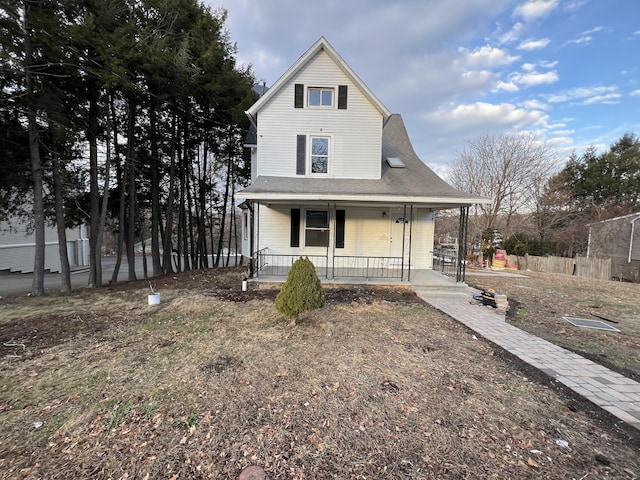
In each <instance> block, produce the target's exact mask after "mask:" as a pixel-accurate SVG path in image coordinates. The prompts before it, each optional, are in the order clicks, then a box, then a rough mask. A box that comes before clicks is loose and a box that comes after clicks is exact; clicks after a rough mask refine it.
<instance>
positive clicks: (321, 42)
mask: <svg viewBox="0 0 640 480" xmlns="http://www.w3.org/2000/svg"><path fill="white" fill-rule="evenodd" d="M321 51H324V52H325V53H326V54H327V55H329V57H330V58H331V59H332V60H333V61H334V62H335V63H336V65H338V67H340V69H341V70H342V71H343V72H344V73H345V75H346V76H347V77H349V79H350V80H351V81H352V82H353V83H354V84H355V85H356V86H357V87H358V88H359V89H360V91H361V92H362V94H363V95H364V96H365V97H366V98H367V99H368V100H369V101H370V102H371V103H372V104H373V105H374V107H375V108H376V109H377V110H378V111H379V112H380V113H381V114H382V116H383V117H384V119H385V120H386V119H387V118H388V117H389V116H390V115H391V112H390V111H389V110H388V109H387V107H385V106H384V104H383V103H382V102H381V101H380V100H379V99H378V98H377V97H376V96H375V95H374V94H373V92H372V91H371V90H369V87H367V86H366V85H365V84H364V82H363V81H362V80H361V79H360V77H358V75H357V74H356V72H354V71H353V70H352V69H351V67H350V66H349V65H347V63H346V62H345V61H344V60H343V59H342V57H341V56H340V55H339V54H338V52H336V50H335V49H334V48H333V47H332V46H331V44H330V43H329V42H328V41H327V39H326V38H324V37H320V38H319V39H318V40H317V41H316V42H315V43H314V44H313V45H311V47H310V48H309V50H307V51H306V52H305V53H303V54H302V56H301V57H300V58H299V59H298V60H297V61H296V62H295V63H294V64H293V65H291V67H289V69H288V70H287V71H286V72H284V74H282V76H281V77H280V78H279V79H278V80H277V81H276V83H274V84H273V85H272V86H271V87H270V88H269V89H268V90H267V91H266V92H265V93H264V95H262V96H261V97H260V98H259V99H258V101H257V102H256V103H254V104H253V105H252V106H251V107H250V108H249V110H247V111H246V112H245V113H246V114H247V116H248V117H249V119H250V120H251V123H252V124H253V125H256V124H257V118H258V117H257V115H258V111H260V109H261V108H262V107H263V106H264V105H266V104H267V102H268V101H269V100H270V99H271V97H273V96H274V95H275V94H276V93H277V92H278V91H279V90H280V89H281V88H282V87H283V86H284V85H286V84H287V82H289V80H291V78H292V77H293V76H294V75H295V74H296V73H298V72H299V71H300V70H301V69H302V68H303V67H304V66H305V65H307V64H308V63H309V62H310V61H311V60H312V59H313V58H314V57H315V56H316V55H317V54H318V53H320V52H321Z"/></svg>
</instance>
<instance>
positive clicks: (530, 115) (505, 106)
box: [424, 102, 547, 132]
mask: <svg viewBox="0 0 640 480" xmlns="http://www.w3.org/2000/svg"><path fill="white" fill-rule="evenodd" d="M424 118H425V120H427V121H428V122H430V123H433V124H434V125H439V128H441V129H455V130H461V131H467V132H468V131H469V130H472V131H473V130H475V131H482V130H495V129H507V130H512V129H522V128H527V127H530V126H534V125H543V124H544V123H545V122H546V119H547V116H546V115H545V114H543V113H542V112H540V111H529V110H525V109H521V108H517V107H516V106H515V105H513V104H510V103H501V104H499V105H496V104H491V103H485V102H476V103H470V104H462V105H456V106H453V105H451V106H449V107H441V108H439V109H438V110H437V111H435V112H432V113H429V114H426V115H425V116H424Z"/></svg>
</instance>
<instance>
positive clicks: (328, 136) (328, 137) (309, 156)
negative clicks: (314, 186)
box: [305, 133, 333, 177]
mask: <svg viewBox="0 0 640 480" xmlns="http://www.w3.org/2000/svg"><path fill="white" fill-rule="evenodd" d="M307 137H308V140H307V142H308V145H307V152H308V153H307V155H306V157H307V158H306V167H305V168H306V172H307V176H311V177H328V176H330V175H331V174H332V170H333V169H332V163H333V162H332V159H333V135H332V134H326V133H323V134H321V135H308V136H307ZM314 139H326V140H327V142H328V148H327V171H326V172H313V157H314V156H320V155H313V140H314Z"/></svg>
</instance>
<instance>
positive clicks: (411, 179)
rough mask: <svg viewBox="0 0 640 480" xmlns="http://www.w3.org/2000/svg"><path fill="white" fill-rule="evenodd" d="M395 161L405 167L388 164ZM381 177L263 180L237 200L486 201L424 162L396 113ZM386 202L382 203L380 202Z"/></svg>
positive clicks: (385, 140) (386, 135)
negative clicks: (469, 192)
mask: <svg viewBox="0 0 640 480" xmlns="http://www.w3.org/2000/svg"><path fill="white" fill-rule="evenodd" d="M389 157H397V158H399V159H400V160H402V162H403V163H404V164H405V168H391V167H389V165H388V164H387V162H386V159H387V158H389ZM381 161H382V177H381V178H380V179H379V180H367V179H361V180H359V179H343V178H308V177H271V176H259V177H258V178H256V179H255V181H254V182H253V183H252V184H251V185H250V186H249V187H247V188H245V189H244V190H243V191H242V192H238V194H237V196H238V197H239V198H247V199H254V200H267V199H268V200H272V201H275V200H277V199H278V198H276V197H279V198H280V199H282V200H285V199H290V200H324V201H363V202H366V201H371V200H374V198H372V197H375V200H377V201H386V202H401V203H421V204H433V205H434V206H437V207H441V208H448V207H454V206H461V205H472V204H475V203H485V202H487V199H484V198H481V197H476V196H474V195H469V194H467V193H464V192H461V191H459V190H456V189H455V188H453V187H452V186H450V185H449V184H448V183H447V182H445V181H444V180H442V179H441V178H440V177H439V176H438V175H436V173H435V172H434V171H433V170H431V169H430V168H429V167H427V165H426V164H425V163H424V162H423V161H422V160H420V158H419V157H418V156H417V155H416V153H415V151H414V150H413V146H412V145H411V141H410V140H409V136H408V134H407V130H406V128H405V126H404V122H403V121H402V117H401V116H400V115H398V114H394V115H391V116H390V117H389V118H388V120H387V121H386V123H385V125H384V128H383V131H382V159H381ZM382 197H384V198H382Z"/></svg>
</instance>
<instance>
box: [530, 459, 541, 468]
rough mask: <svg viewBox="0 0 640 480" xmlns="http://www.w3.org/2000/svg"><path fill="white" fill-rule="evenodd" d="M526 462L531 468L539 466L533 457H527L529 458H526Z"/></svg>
mask: <svg viewBox="0 0 640 480" xmlns="http://www.w3.org/2000/svg"><path fill="white" fill-rule="evenodd" d="M527 463H528V464H529V466H530V467H533V468H540V465H539V464H538V462H536V461H535V460H534V459H533V458H531V457H529V459H528V460H527Z"/></svg>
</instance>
